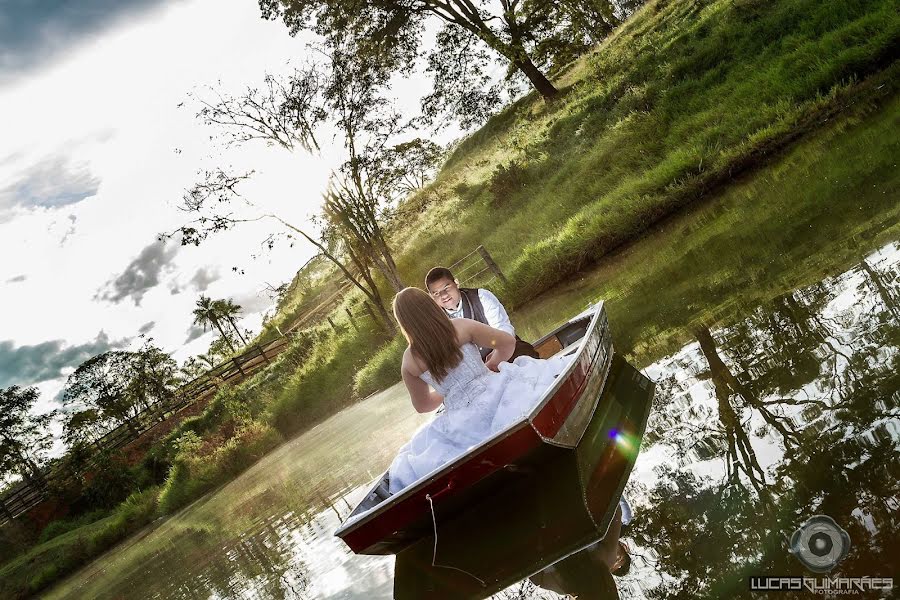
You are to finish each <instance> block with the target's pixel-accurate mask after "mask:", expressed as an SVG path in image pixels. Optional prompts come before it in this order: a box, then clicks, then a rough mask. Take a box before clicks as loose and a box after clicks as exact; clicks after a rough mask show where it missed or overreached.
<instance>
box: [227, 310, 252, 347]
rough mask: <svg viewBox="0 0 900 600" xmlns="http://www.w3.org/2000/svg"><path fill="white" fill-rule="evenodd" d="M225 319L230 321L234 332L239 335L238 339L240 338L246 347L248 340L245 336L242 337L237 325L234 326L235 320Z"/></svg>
mask: <svg viewBox="0 0 900 600" xmlns="http://www.w3.org/2000/svg"><path fill="white" fill-rule="evenodd" d="M225 318H226V319H228V322H229V323H231V328H232V329H234V332H235V333H236V334H237V336H238V338H240V340H241V343H242V344H244V345H245V346H246V345H247V340H245V339H244V336H242V335H241V332H240V330H239V329H238V328H237V325H235V324H234V319H232V318H231V317H225Z"/></svg>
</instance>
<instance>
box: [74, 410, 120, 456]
mask: <svg viewBox="0 0 900 600" xmlns="http://www.w3.org/2000/svg"><path fill="white" fill-rule="evenodd" d="M107 431H109V425H108V423H107V419H105V418H104V417H103V415H102V414H100V411H99V410H98V409H96V408H86V409H83V410H76V411H75V412H72V413H71V414H70V415H69V416H68V417H67V418H66V420H65V422H64V423H63V441H65V442H66V445H68V446H69V448H72V447H74V446H76V445H78V444H85V445H87V444H91V443H94V442H96V441H97V440H98V439H99V438H101V437H103V434H105V433H106V432H107Z"/></svg>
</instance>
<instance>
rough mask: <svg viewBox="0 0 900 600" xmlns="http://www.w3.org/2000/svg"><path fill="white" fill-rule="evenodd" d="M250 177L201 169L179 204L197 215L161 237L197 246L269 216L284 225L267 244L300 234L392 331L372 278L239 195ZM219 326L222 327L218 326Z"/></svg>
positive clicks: (332, 251)
mask: <svg viewBox="0 0 900 600" xmlns="http://www.w3.org/2000/svg"><path fill="white" fill-rule="evenodd" d="M249 177H250V174H247V173H245V174H241V175H234V174H231V173H226V172H225V171H222V170H221V169H218V170H215V171H206V172H204V174H203V180H202V181H201V182H200V183H198V184H196V185H195V186H194V187H193V188H191V189H190V190H189V191H188V192H187V193H186V194H185V196H184V204H183V206H182V208H183V209H184V210H185V211H186V212H188V213H192V214H194V215H197V218H195V219H194V220H193V221H191V222H189V223H187V224H186V225H183V226H181V227H179V228H178V229H176V230H175V231H172V232H169V233H163V234H160V239H168V238H171V237H175V236H178V237H179V238H180V239H181V243H182V244H185V245H187V244H192V245H195V246H199V245H200V244H201V243H202V242H203V241H204V240H206V239H207V237H209V236H210V235H211V234H213V233H217V232H221V231H227V230H229V229H231V228H233V227H235V226H237V225H240V224H241V223H248V222H253V221H260V220H263V219H267V220H272V221H274V222H276V223H278V224H279V225H281V226H282V227H283V229H282V230H281V231H278V232H276V233H273V234H271V235H270V236H269V237H268V238H267V239H266V241H265V243H266V244H267V245H268V246H269V247H270V248H271V247H273V246H274V244H275V240H276V239H277V238H278V237H281V236H283V237H286V238H288V239H289V240H291V241H292V243H293V240H294V239H295V238H296V237H300V238H302V239H304V240H306V241H307V242H309V243H310V244H312V245H313V246H315V247H316V248H317V249H318V250H319V253H320V254H321V255H322V256H323V257H325V258H326V259H327V260H328V261H330V262H331V263H332V264H334V265H335V266H336V267H337V268H338V270H340V271H341V273H342V274H343V275H344V277H346V278H347V280H348V281H349V282H350V283H352V284H353V285H354V286H355V287H356V288H357V289H358V290H359V291H360V292H362V293H363V295H364V296H365V297H366V298H367V299H368V300H369V302H370V304H371V306H372V307H373V308H374V311H375V314H376V322H377V323H378V324H379V325H380V326H381V327H382V328H383V329H384V330H385V331H388V332H392V331H393V330H394V325H393V319H391V316H390V314H389V313H388V311H387V309H386V308H385V305H384V301H383V299H382V297H381V293H380V291H379V290H378V286H377V285H375V283H374V280H371V278H368V279H367V278H365V277H361V276H360V275H359V273H358V272H357V273H354V271H353V268H354V267H353V265H347V264H346V263H345V262H344V260H342V259H341V258H340V256H339V255H338V254H337V253H335V251H334V248H333V247H330V246H329V243H328V242H327V241H326V240H321V239H316V237H314V236H313V235H312V234H310V233H307V232H306V231H305V230H304V229H302V228H300V227H297V226H296V225H294V224H292V223H290V222H289V221H287V220H285V219H284V218H282V217H281V216H279V215H277V214H275V213H271V212H264V211H262V210H261V209H260V208H258V207H257V206H256V205H255V204H254V203H253V202H252V201H250V200H249V199H247V198H245V197H244V196H243V195H241V194H240V192H239V191H238V185H239V184H240V183H241V182H242V181H245V180H247V179H248V178H249ZM236 203H242V204H243V205H244V206H245V207H247V208H250V210H252V211H255V212H254V213H253V214H250V215H246V216H241V215H240V214H235V213H234V212H233V211H232V208H233V205H234V204H236ZM226 211H227V212H226ZM199 309H200V306H199V303H198V309H197V310H195V311H194V314H195V317H198V311H199ZM200 313H205V310H204V311H200ZM198 318H199V317H198ZM195 322H197V321H195ZM203 322H204V323H207V325H209V324H210V323H212V321H208V320H207V319H206V317H204V318H203ZM198 324H199V322H198ZM219 330H220V331H222V330H221V328H219ZM223 336H224V333H223Z"/></svg>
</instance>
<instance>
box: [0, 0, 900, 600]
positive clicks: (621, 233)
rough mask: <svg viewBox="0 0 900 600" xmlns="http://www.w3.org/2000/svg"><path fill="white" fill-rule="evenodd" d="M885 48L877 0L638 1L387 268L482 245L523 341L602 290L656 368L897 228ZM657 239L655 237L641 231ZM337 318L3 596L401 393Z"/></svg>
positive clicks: (366, 335)
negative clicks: (852, 198)
mask: <svg viewBox="0 0 900 600" xmlns="http://www.w3.org/2000/svg"><path fill="white" fill-rule="evenodd" d="M898 38H900V16H898V14H897V13H896V10H895V7H894V3H892V2H889V1H887V0H860V1H849V0H829V1H824V2H820V1H813V0H780V1H777V2H762V1H761V0H698V1H688V0H657V1H651V2H649V3H648V4H647V5H646V6H645V7H644V8H643V9H641V10H640V11H639V12H638V13H637V14H636V15H635V16H634V17H633V18H632V19H630V20H629V21H628V22H627V23H626V24H624V25H623V26H622V27H621V28H620V29H619V30H618V31H617V32H615V34H614V35H613V36H612V37H611V38H610V39H609V40H608V41H607V42H606V43H605V44H603V45H602V46H601V47H600V48H598V49H596V51H594V52H592V53H591V54H589V55H588V56H585V57H583V58H582V59H581V60H579V61H577V62H576V63H575V64H574V65H573V67H572V68H571V69H570V70H569V71H567V72H566V73H564V74H563V75H562V76H561V78H560V79H559V81H558V82H557V83H558V85H559V86H560V87H561V88H562V89H563V92H564V93H563V95H562V97H561V98H560V99H559V100H557V101H555V102H553V103H549V104H547V103H545V102H544V101H543V100H541V99H539V98H537V97H535V96H534V95H529V96H526V97H525V98H523V99H521V100H519V101H518V102H516V103H514V104H513V105H511V106H509V107H508V108H507V109H506V110H505V111H503V112H502V113H501V114H499V115H497V116H496V117H495V118H493V119H492V120H491V121H490V122H489V123H487V124H486V126H485V127H484V128H482V129H481V130H480V131H478V132H476V133H475V134H473V135H472V136H470V137H469V138H468V139H466V140H464V141H463V142H462V143H461V144H460V145H459V146H458V147H457V148H456V150H455V151H454V153H453V154H452V155H451V156H450V157H449V158H448V160H447V162H446V164H445V165H444V167H443V169H442V170H441V172H440V174H439V175H438V177H437V179H436V181H435V182H434V183H433V184H432V185H431V186H429V187H428V188H427V189H425V190H422V191H421V192H419V193H417V194H416V195H414V196H413V197H411V198H410V199H409V200H408V201H407V202H406V204H405V206H404V207H403V208H405V209H408V210H404V211H401V214H403V215H406V216H405V217H403V218H402V219H398V220H396V221H395V222H394V223H393V224H392V226H391V234H392V243H393V246H394V248H395V255H396V256H395V257H396V260H397V263H398V266H399V268H400V270H401V273H402V274H403V275H404V277H405V279H406V280H407V281H409V282H415V283H418V282H419V281H420V280H421V277H422V274H424V273H425V272H426V271H427V270H428V268H429V267H431V266H434V265H436V264H446V263H449V262H453V258H454V257H456V256H459V255H462V254H465V253H467V252H468V251H469V250H471V249H472V248H474V247H475V246H477V245H478V244H485V245H486V246H487V247H488V248H489V250H490V251H491V253H492V254H493V255H494V257H495V259H496V260H497V261H498V263H499V264H500V265H501V267H502V268H503V269H504V270H505V272H506V274H507V277H508V278H509V281H510V283H509V285H508V286H507V287H506V288H505V289H502V290H497V291H499V292H500V293H501V297H502V298H503V299H504V301H505V302H506V303H507V304H508V306H510V307H518V311H517V312H516V313H515V314H514V317H513V318H514V320H515V321H516V322H517V324H518V325H519V328H520V331H521V332H522V333H524V334H525V336H524V337H534V336H535V335H536V334H537V333H538V332H540V331H543V330H545V329H546V328H547V327H549V326H550V325H551V324H552V323H554V322H556V321H559V320H561V319H562V318H564V317H565V316H567V315H568V314H570V313H571V312H572V311H573V309H575V308H576V307H581V306H582V305H583V303H584V302H585V301H586V300H587V299H594V298H596V296H597V295H603V296H604V297H606V298H607V299H608V300H609V310H610V316H611V322H612V323H613V327H614V328H615V334H616V343H617V346H618V347H619V348H620V350H623V351H625V352H627V353H628V354H629V356H631V357H632V358H633V359H635V360H637V361H638V362H643V361H645V360H650V359H651V358H652V357H653V356H657V355H658V354H659V353H660V352H663V351H665V350H666V349H667V348H670V347H674V346H676V345H677V344H678V343H679V342H680V340H681V337H680V336H681V335H682V334H681V331H682V329H683V328H684V327H686V326H688V325H689V324H691V323H695V322H697V321H706V320H710V319H712V320H714V319H718V318H723V315H726V314H731V313H729V311H732V312H733V311H738V310H740V306H741V300H740V299H741V298H745V299H747V300H748V301H749V300H751V299H752V296H753V295H765V294H770V293H772V291H773V290H775V289H779V288H785V289H790V288H786V287H785V286H795V285H796V282H798V281H801V280H803V279H804V278H811V277H813V276H814V275H815V274H816V273H817V272H818V270H820V269H822V268H824V267H823V266H822V265H821V264H820V263H817V262H816V261H814V260H811V259H810V258H809V257H810V256H815V255H822V254H828V256H829V257H830V258H829V260H831V259H833V262H834V264H836V263H837V262H839V261H841V260H850V259H851V258H852V257H853V256H855V254H854V253H858V252H859V248H860V247H862V246H864V245H865V244H863V243H861V242H860V243H849V242H847V239H846V238H842V237H841V236H835V235H833V234H832V232H833V231H837V230H839V231H841V232H843V233H844V234H845V235H846V236H850V237H851V238H853V237H854V236H859V237H860V238H863V239H864V240H867V241H868V242H871V241H873V240H875V239H876V238H878V239H880V237H883V236H889V235H894V234H896V220H897V216H898V215H897V208H896V206H894V204H895V202H894V201H893V199H895V198H896V197H897V182H896V177H897V175H896V173H897V168H896V160H895V157H896V156H897V155H898V148H897V145H896V144H895V143H893V140H894V139H896V138H897V136H896V135H893V136H890V135H887V136H885V135H879V133H880V132H883V131H888V132H891V131H893V132H896V131H898V129H900V128H898V123H897V119H896V117H895V115H896V114H897V113H898V110H897V109H898V106H897V101H896V91H897V85H898V83H897V82H898V81H900V78H898V77H897V69H898V67H897V65H896V63H895V62H894V60H895V59H894V53H895V48H896V47H897V45H898ZM885 107H886V108H885ZM863 155H865V156H867V157H868V158H867V159H866V160H867V162H865V163H862V162H861V161H860V158H859V157H860V156H863ZM816 172H820V173H822V174H823V176H822V177H816V176H814V175H811V173H816ZM829 178H831V179H829ZM866 178H870V179H871V180H872V181H878V182H879V185H881V186H882V187H880V188H878V190H876V191H878V192H882V195H881V196H879V195H878V194H876V193H874V192H871V193H870V192H869V191H867V190H866V185H865V183H866ZM773 181H774V182H777V185H774V186H773V185H772V184H771V183H770V182H773ZM841 186H845V187H843V188H842V187H841ZM842 189H849V190H853V192H854V193H856V194H858V195H859V198H858V200H859V201H860V203H859V207H860V208H858V209H857V208H854V207H855V206H856V205H854V204H853V203H852V202H849V201H848V199H847V198H846V197H845V196H843V195H842V193H841V191H842ZM723 193H724V196H723ZM887 193H891V194H893V195H892V196H890V195H888V196H885V195H884V194H887ZM713 198H718V199H716V200H713ZM698 200H704V201H706V202H705V203H704V204H703V205H702V206H700V204H699V203H698ZM689 206H700V208H699V210H698V211H697V212H695V213H692V214H690V215H688V214H684V213H683V211H684V209H685V208H687V207H689ZM722 206H727V207H730V208H729V209H727V210H726V209H722V208H721V207H722ZM838 207H840V209H843V210H845V211H847V212H846V214H841V213H840V212H838V210H837V209H838ZM679 214H681V216H675V217H673V215H679ZM660 227H662V228H663V229H664V230H665V231H667V232H668V233H667V234H666V235H662V236H659V235H657V236H652V235H649V236H648V234H649V233H650V232H652V231H654V230H656V229H658V228H660ZM745 231H746V232H747V233H746V234H743V233H742V232H745ZM761 235H762V236H765V237H764V239H767V240H768V241H770V242H771V244H770V246H769V247H767V246H766V244H765V243H764V244H760V243H759V239H760V236H761ZM643 237H648V241H647V242H646V243H644V244H642V245H640V250H636V249H635V248H634V247H632V246H629V244H631V243H633V242H635V241H636V240H639V239H641V238H643ZM777 256H783V257H786V258H783V259H782V260H789V261H792V264H790V265H785V266H784V267H785V268H783V269H781V272H782V273H786V272H789V273H790V275H789V276H788V275H782V276H772V275H771V274H770V273H771V272H772V271H773V269H772V267H771V261H772V260H773V258H774V257H777ZM598 264H599V265H600V266H599V268H597V269H594V270H593V271H591V272H590V274H589V275H586V274H585V269H586V268H587V267H589V266H596V265H598ZM788 267H789V268H788ZM774 271H775V272H778V271H779V269H777V268H775V269H774ZM317 273H318V271H317ZM331 283H332V281H331V279H330V278H329V277H327V276H321V273H319V274H318V275H316V277H315V278H314V281H312V282H311V286H312V287H305V286H300V285H295V286H293V293H292V294H289V296H288V297H287V298H285V299H284V301H283V302H282V303H281V309H282V310H281V312H280V313H279V315H276V317H275V318H274V319H273V323H278V324H285V323H287V322H288V321H290V320H291V318H292V317H293V316H296V315H298V314H300V313H301V312H304V311H306V310H307V309H308V308H309V307H314V306H316V305H317V304H318V302H317V298H318V296H319V295H321V294H326V293H329V290H330V287H329V286H330V284H331ZM311 289H312V290H314V291H315V290H319V292H318V293H312V292H310V290H311ZM319 300H320V299H319ZM347 302H351V303H352V302H353V297H352V295H351V296H350V298H349V299H348V300H347ZM341 313H342V311H339V312H336V313H335V314H336V315H339V314H341ZM335 321H337V323H338V326H339V327H341V328H342V331H341V332H340V333H338V332H334V331H332V330H331V329H329V328H327V327H310V328H307V329H306V330H304V331H303V333H302V334H301V335H300V336H299V337H298V338H297V339H296V340H295V341H294V343H293V345H292V347H291V349H290V350H289V351H288V352H285V353H284V354H282V355H281V356H280V357H279V359H278V360H277V361H275V362H274V364H273V365H271V366H270V367H269V368H267V369H266V370H264V371H263V372H261V373H258V374H257V375H255V376H254V377H252V378H251V379H249V380H248V381H245V382H243V383H241V384H240V385H238V386H234V387H225V388H223V389H222V390H220V391H219V392H218V393H217V395H216V397H215V398H214V399H213V401H212V402H210V404H209V406H208V407H207V408H206V409H205V411H204V412H203V413H202V414H201V415H198V416H197V417H194V418H191V419H188V420H186V421H185V422H183V423H182V424H181V425H180V426H179V427H178V428H177V429H176V430H174V431H173V432H172V433H171V434H170V435H169V436H168V437H167V438H165V439H164V440H163V441H162V442H161V443H160V444H159V445H158V446H157V447H156V448H154V450H153V451H152V452H151V453H150V454H149V455H148V457H147V459H146V465H145V466H146V468H147V469H148V470H149V471H153V472H158V471H162V472H164V473H165V472H167V477H166V479H165V481H160V483H161V487H159V488H151V489H150V490H147V491H146V492H143V493H141V494H139V495H137V496H132V497H130V498H129V500H127V501H126V502H125V503H123V504H122V505H120V506H119V507H117V508H116V509H115V510H114V512H113V513H112V515H111V516H109V517H106V518H103V519H100V520H98V521H96V522H94V523H90V524H87V525H84V526H82V527H79V528H77V529H74V530H72V531H68V532H66V533H60V534H59V535H56V536H55V537H53V538H52V539H48V540H47V541H46V542H45V543H43V544H40V545H39V546H36V547H35V548H33V549H31V550H30V551H29V552H28V553H27V554H24V555H22V556H20V557H18V558H16V559H14V560H12V561H11V562H9V563H7V564H5V565H3V566H2V567H0V581H2V584H0V586H3V587H0V596H3V597H7V596H9V597H20V596H21V595H23V594H30V593H35V591H37V590H39V589H42V588H43V587H46V586H47V585H48V584H49V583H51V582H52V581H54V580H56V579H58V578H59V577H62V576H63V575H64V574H66V573H68V572H71V570H72V569H74V568H76V567H77V566H78V565H80V564H83V563H84V562H86V561H87V560H89V559H90V558H92V557H94V556H96V554H97V553H99V552H102V551H104V550H105V549H106V548H108V547H110V546H111V545H112V544H114V543H115V542H116V541H118V540H121V539H123V538H124V537H125V536H127V535H128V534H129V533H131V532H134V531H137V529H139V528H140V527H142V526H143V524H145V523H147V522H149V521H150V520H152V519H153V518H156V517H157V516H159V515H167V514H171V513H172V512H173V511H175V510H178V509H180V507H183V506H184V505H186V504H187V503H189V502H191V501H192V500H194V499H196V498H198V497H200V496H201V495H203V494H204V493H207V492H208V491H209V490H211V489H214V488H215V487H217V486H219V485H221V484H222V483H224V482H226V481H229V480H230V479H232V478H234V477H235V475H237V474H238V473H240V472H242V471H243V470H245V469H246V468H247V467H248V466H249V465H251V464H253V463H254V462H255V461H256V460H257V459H258V458H259V457H260V456H262V455H263V454H265V453H266V452H269V451H271V450H272V449H274V448H275V447H276V446H278V445H279V444H280V443H281V442H282V440H284V439H287V438H288V437H290V436H293V435H296V434H297V433H299V432H301V431H305V430H308V429H309V428H311V427H312V426H313V425H315V424H317V423H320V422H322V421H323V420H324V419H326V418H327V417H329V416H330V415H333V414H335V413H337V412H339V411H340V410H341V409H343V408H345V407H346V406H348V405H349V404H350V403H352V402H353V401H354V400H356V399H358V398H360V397H362V396H365V395H368V394H369V393H371V392H372V391H375V390H377V389H382V388H383V387H385V386H387V385H389V384H391V383H393V382H394V381H396V379H397V363H398V361H399V356H400V353H401V352H402V349H403V344H402V342H401V341H400V340H399V339H394V340H390V339H387V338H386V337H385V336H384V335H383V334H382V333H380V332H379V331H377V330H375V329H374V328H373V326H372V325H371V324H369V323H368V319H360V320H358V321H357V323H358V326H359V327H360V329H359V330H356V329H353V328H351V327H350V325H349V323H348V322H347V321H346V320H345V319H343V318H341V319H335ZM376 349H377V350H376ZM150 463H153V464H152V465H151V464H150ZM160 467H162V468H160Z"/></svg>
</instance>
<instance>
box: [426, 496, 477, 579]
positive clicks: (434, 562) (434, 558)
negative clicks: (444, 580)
mask: <svg viewBox="0 0 900 600" xmlns="http://www.w3.org/2000/svg"><path fill="white" fill-rule="evenodd" d="M425 498H426V499H427V500H428V504H429V505H430V506H431V522H432V523H433V524H434V554H432V556H431V566H432V567H440V568H442V569H453V570H454V571H459V572H460V573H465V574H466V575H468V576H469V577H472V578H473V579H477V580H478V582H479V583H481V586H482V587H487V584H486V583H485V582H484V580H483V579H481V578H479V577H476V576H475V575H472V574H471V573H469V572H468V571H466V570H465V569H459V568H457V567H451V566H450V565H439V564H437V517H435V515H434V502H433V501H432V500H431V494H425Z"/></svg>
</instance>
